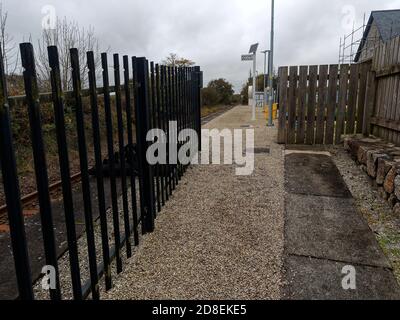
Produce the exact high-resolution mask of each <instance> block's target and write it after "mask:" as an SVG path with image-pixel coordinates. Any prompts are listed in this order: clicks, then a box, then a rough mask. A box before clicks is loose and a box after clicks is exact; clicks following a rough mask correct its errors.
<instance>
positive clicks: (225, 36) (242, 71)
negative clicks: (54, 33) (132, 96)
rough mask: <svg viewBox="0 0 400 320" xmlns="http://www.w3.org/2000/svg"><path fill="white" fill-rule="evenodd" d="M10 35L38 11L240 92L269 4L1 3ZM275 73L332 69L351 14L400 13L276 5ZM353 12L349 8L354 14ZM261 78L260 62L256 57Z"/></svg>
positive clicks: (120, 48) (389, 5)
mask: <svg viewBox="0 0 400 320" xmlns="http://www.w3.org/2000/svg"><path fill="white" fill-rule="evenodd" d="M2 2H3V6H4V9H6V10H7V11H8V12H9V21H8V32H9V33H10V34H11V35H13V36H14V38H15V40H16V41H17V42H21V41H22V40H26V39H28V38H29V35H30V34H31V35H32V38H33V39H34V40H35V39H36V38H37V37H38V36H39V34H40V32H41V21H42V18H43V16H44V15H43V14H42V13H41V10H42V7H43V6H45V5H53V6H54V7H55V8H56V12H57V15H58V16H60V17H63V16H66V17H67V18H68V19H71V20H72V19H74V20H76V21H77V22H78V23H79V24H80V25H81V26H89V25H92V26H93V27H94V28H95V30H96V34H97V36H98V38H99V39H100V44H101V46H102V47H103V48H107V47H110V48H111V53H113V52H118V53H121V54H129V55H136V56H141V55H145V56H147V57H148V58H149V59H151V60H154V61H156V62H159V61H161V60H162V59H163V57H165V56H166V55H167V54H168V53H169V52H175V53H178V54H179V55H180V56H184V57H187V58H190V59H192V60H194V61H196V62H197V64H198V65H200V66H201V67H202V68H203V70H204V76H205V81H209V80H211V79H214V78H217V77H223V78H226V79H227V80H229V81H230V82H232V83H233V84H234V85H235V88H236V89H237V90H238V89H240V87H241V86H242V84H243V83H244V82H245V80H246V77H247V76H248V73H249V70H250V67H251V63H250V62H241V61H240V55H241V54H242V53H247V51H248V49H249V46H250V44H252V43H254V42H260V49H265V48H268V47H269V29H270V27H269V25H270V0H247V1H244V0H201V1H195V0H147V1H145V0H86V1H85V0H68V1H60V0H58V1H51V0H3V1H2ZM275 2H276V54H275V67H277V66H279V65H291V64H292V65H293V64H296V65H298V64H320V63H335V62H337V60H338V46H339V39H340V36H343V34H345V33H348V32H350V31H351V27H352V21H353V15H352V14H351V12H354V13H355V15H354V19H355V22H356V25H361V23H362V19H363V15H364V13H366V14H367V18H368V17H369V13H370V11H371V10H381V9H397V8H400V0H380V1H377V0H337V1H329V0H276V1H275ZM352 8H353V9H352ZM258 61H259V63H258V69H259V71H260V72H262V69H263V58H262V56H261V54H260V55H259V58H258Z"/></svg>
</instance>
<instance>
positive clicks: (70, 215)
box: [47, 46, 82, 300]
mask: <svg viewBox="0 0 400 320" xmlns="http://www.w3.org/2000/svg"><path fill="white" fill-rule="evenodd" d="M47 50H48V55H49V66H50V79H51V88H52V97H53V107H54V120H55V124H56V137H57V145H58V158H59V164H60V174H61V182H62V193H63V204H64V214H65V223H66V228H67V242H68V250H69V263H70V267H71V280H72V291H73V293H74V298H75V300H82V284H81V276H80V270H79V255H78V246H77V239H76V228H75V213H74V205H73V199H72V186H71V172H70V167H69V157H68V146H67V135H66V133H65V118H64V100H63V97H62V88H61V74H60V62H59V58H58V50H57V47H55V46H50V47H48V48H47Z"/></svg>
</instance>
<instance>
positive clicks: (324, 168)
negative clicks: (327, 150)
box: [285, 153, 351, 198]
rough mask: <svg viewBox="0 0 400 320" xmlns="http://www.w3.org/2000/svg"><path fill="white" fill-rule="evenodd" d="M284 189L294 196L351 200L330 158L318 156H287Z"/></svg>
mask: <svg viewBox="0 0 400 320" xmlns="http://www.w3.org/2000/svg"><path fill="white" fill-rule="evenodd" d="M285 188H286V190H287V191H288V192H289V193H295V194H304V195H315V196H327V197H342V198H351V193H350V191H349V190H348V188H347V186H346V184H345V183H344V181H343V179H342V177H341V176H340V173H339V170H338V169H337V168H336V166H335V164H334V163H333V161H332V160H331V158H330V157H329V156H326V155H320V154H307V153H306V154H296V153H294V154H290V155H287V156H286V157H285Z"/></svg>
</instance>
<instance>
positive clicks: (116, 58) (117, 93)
mask: <svg viewBox="0 0 400 320" xmlns="http://www.w3.org/2000/svg"><path fill="white" fill-rule="evenodd" d="M119 69H120V64H119V55H118V54H114V83H115V103H116V106H117V126H118V144H119V163H120V173H121V174H120V178H121V190H122V207H123V213H124V227H125V228H124V229H125V239H126V244H125V245H126V256H127V257H128V258H130V257H132V246H131V230H130V222H129V205H128V184H127V181H126V160H125V159H126V158H125V142H124V121H123V116H122V101H121V75H120V70H119Z"/></svg>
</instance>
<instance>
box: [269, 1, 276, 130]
mask: <svg viewBox="0 0 400 320" xmlns="http://www.w3.org/2000/svg"><path fill="white" fill-rule="evenodd" d="M274 27H275V1H274V0H272V3H271V52H270V58H269V88H270V90H271V94H270V96H269V101H270V102H269V113H268V126H269V127H273V126H274V123H273V121H272V105H273V103H274V94H273V85H274V84H273V82H274V76H273V72H274Z"/></svg>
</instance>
